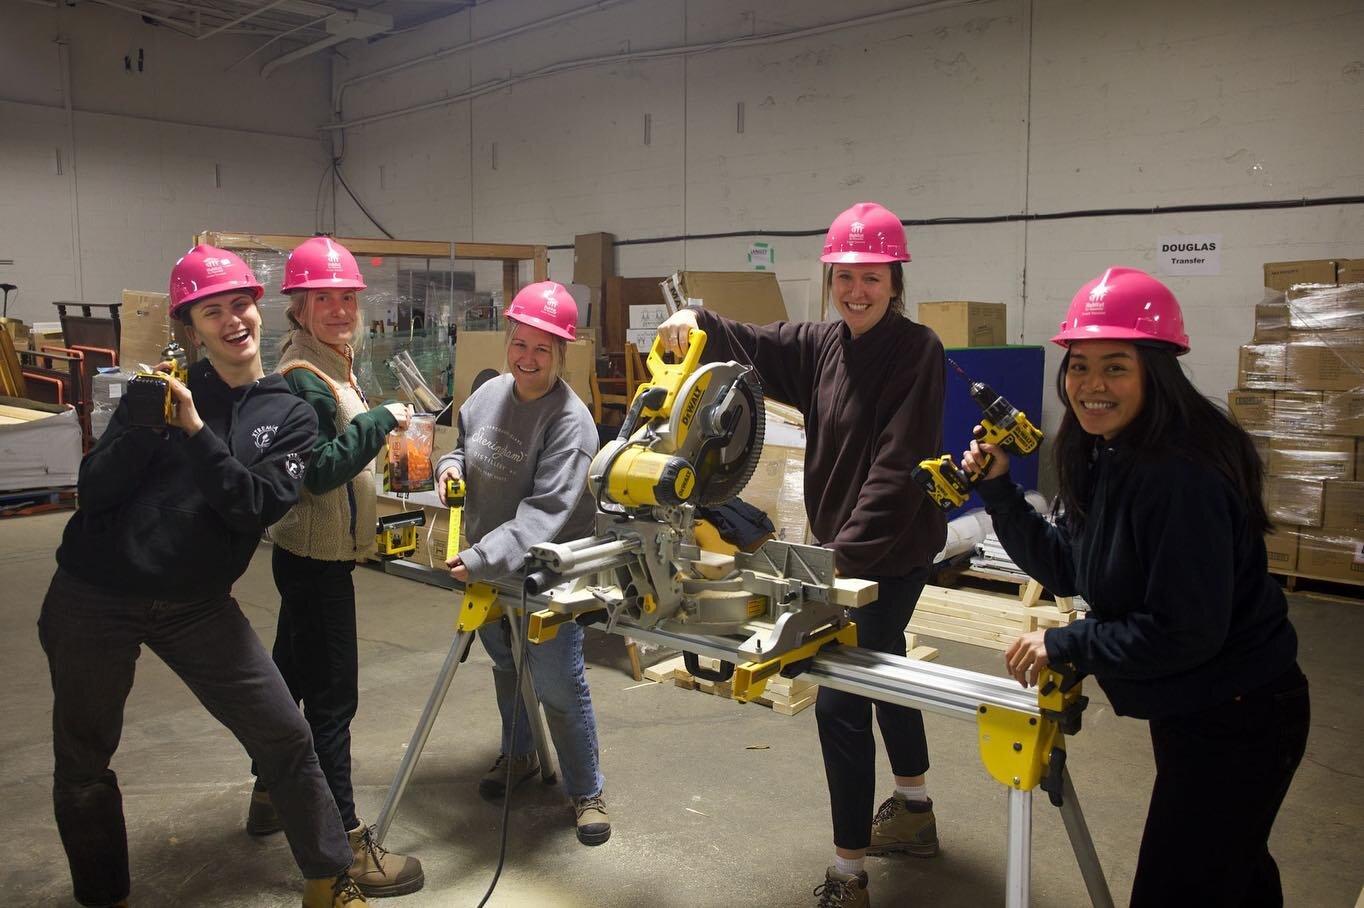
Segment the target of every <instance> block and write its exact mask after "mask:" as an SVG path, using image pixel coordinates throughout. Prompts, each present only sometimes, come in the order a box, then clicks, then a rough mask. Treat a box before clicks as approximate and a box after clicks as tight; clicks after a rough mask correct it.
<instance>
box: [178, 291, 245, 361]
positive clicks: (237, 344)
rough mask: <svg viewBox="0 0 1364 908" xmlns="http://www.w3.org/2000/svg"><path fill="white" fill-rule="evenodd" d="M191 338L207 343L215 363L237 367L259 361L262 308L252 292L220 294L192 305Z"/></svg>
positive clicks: (190, 314) (209, 355) (209, 353)
mask: <svg viewBox="0 0 1364 908" xmlns="http://www.w3.org/2000/svg"><path fill="white" fill-rule="evenodd" d="M189 316H190V322H189V335H190V340H192V341H194V342H195V343H200V344H203V345H204V349H205V350H206V351H207V353H208V358H209V359H210V360H211V361H212V362H213V365H214V366H217V367H220V368H227V369H234V368H242V367H246V366H250V365H251V364H252V363H258V362H259V361H260V309H258V308H256V301H255V299H254V298H253V297H252V296H251V294H249V293H241V292H236V291H234V292H230V293H219V294H217V295H216V296H210V297H206V298H204V299H202V300H199V301H198V302H196V303H194V304H193V307H192V308H191V309H190V312H189Z"/></svg>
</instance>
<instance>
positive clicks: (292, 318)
mask: <svg viewBox="0 0 1364 908" xmlns="http://www.w3.org/2000/svg"><path fill="white" fill-rule="evenodd" d="M337 289H339V290H340V291H341V292H342V293H345V292H347V291H349V292H351V293H355V294H357V299H356V303H355V325H354V326H353V328H354V330H355V331H357V332H358V331H359V330H360V326H361V325H362V324H364V316H362V315H361V314H360V301H359V299H358V294H359V291H357V290H355V289H353V288H350V287H344V288H337ZM313 292H314V291H312V290H291V291H290V292H289V308H288V309H287V310H286V311H285V313H284V314H285V315H286V316H288V318H289V324H290V325H292V326H294V327H295V328H297V329H299V330H301V331H306V332H308V333H309V334H311V335H313V336H314V337H316V336H317V333H316V332H315V331H313V325H312V321H313V305H312V301H311V298H310V296H309V294H311V293H313Z"/></svg>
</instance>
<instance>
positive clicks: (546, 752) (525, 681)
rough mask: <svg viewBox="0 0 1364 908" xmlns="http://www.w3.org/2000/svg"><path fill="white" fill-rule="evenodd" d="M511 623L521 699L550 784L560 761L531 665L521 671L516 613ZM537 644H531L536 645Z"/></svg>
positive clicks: (519, 628) (509, 622)
mask: <svg viewBox="0 0 1364 908" xmlns="http://www.w3.org/2000/svg"><path fill="white" fill-rule="evenodd" d="M507 623H508V624H510V625H511V651H512V656H513V658H514V659H515V660H516V669H517V671H518V672H520V674H521V700H522V702H524V703H525V704H526V715H528V716H530V734H531V737H532V738H533V739H534V740H535V751H536V753H538V754H539V755H540V778H541V779H543V780H544V782H545V784H546V785H548V784H550V783H552V782H554V780H555V779H556V778H558V775H559V762H558V760H557V759H556V758H555V754H554V747H553V746H552V744H551V742H550V738H549V728H548V727H547V726H546V725H545V714H544V712H542V711H541V709H540V699H539V698H538V697H537V696H535V681H534V678H533V677H532V673H531V668H530V666H529V665H527V666H526V667H525V671H521V662H520V659H521V627H520V623H519V622H518V621H517V620H516V617H515V613H512V615H511V616H509V617H508V621H507ZM534 645H535V644H531V646H534Z"/></svg>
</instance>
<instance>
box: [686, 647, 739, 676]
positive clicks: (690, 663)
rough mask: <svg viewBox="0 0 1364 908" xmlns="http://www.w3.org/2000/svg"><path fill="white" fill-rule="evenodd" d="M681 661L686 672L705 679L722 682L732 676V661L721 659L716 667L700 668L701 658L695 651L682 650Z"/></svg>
mask: <svg viewBox="0 0 1364 908" xmlns="http://www.w3.org/2000/svg"><path fill="white" fill-rule="evenodd" d="M682 662H683V664H685V665H686V666H687V673H688V674H690V675H693V676H694V677H697V678H701V679H702V680H705V681H715V682H716V683H723V682H725V681H728V680H729V679H730V678H733V677H734V663H733V662H725V661H723V660H721V662H720V667H719V668H718V669H713V668H702V667H701V659H700V657H699V656H697V655H696V653H693V652H684V653H683V654H682Z"/></svg>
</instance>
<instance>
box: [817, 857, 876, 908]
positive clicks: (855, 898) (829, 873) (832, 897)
mask: <svg viewBox="0 0 1364 908" xmlns="http://www.w3.org/2000/svg"><path fill="white" fill-rule="evenodd" d="M815 895H817V896H819V902H818V903H817V904H816V906H815V908H871V896H869V895H867V873H866V871H863V872H861V873H839V872H838V871H837V870H835V869H834V868H832V867H830V868H829V869H828V870H826V871H824V882H823V883H822V884H820V885H818V886H816V887H815Z"/></svg>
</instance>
